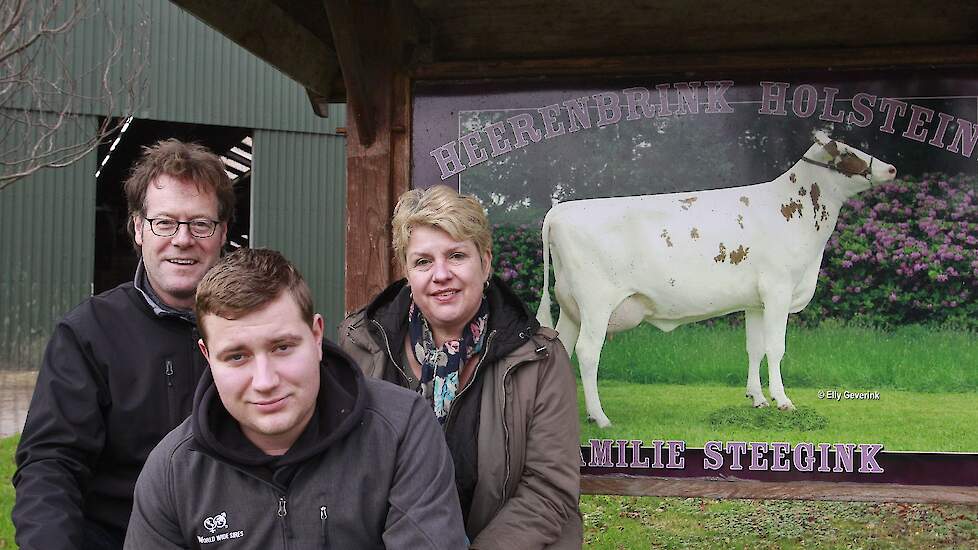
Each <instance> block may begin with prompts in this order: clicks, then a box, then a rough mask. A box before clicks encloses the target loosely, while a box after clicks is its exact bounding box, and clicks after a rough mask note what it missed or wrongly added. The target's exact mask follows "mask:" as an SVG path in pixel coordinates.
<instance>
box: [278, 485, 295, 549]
mask: <svg viewBox="0 0 978 550" xmlns="http://www.w3.org/2000/svg"><path fill="white" fill-rule="evenodd" d="M285 503H286V502H285V495H281V496H280V497H278V512H277V513H276V515H277V516H278V517H280V518H282V545H283V547H284V548H288V547H289V539H290V538H292V531H291V530H289V521H288V520H287V519H286V516H288V515H289V510H288V509H287V508H286V507H285Z"/></svg>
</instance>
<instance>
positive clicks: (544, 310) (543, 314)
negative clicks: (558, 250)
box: [537, 210, 554, 328]
mask: <svg viewBox="0 0 978 550" xmlns="http://www.w3.org/2000/svg"><path fill="white" fill-rule="evenodd" d="M551 212H552V210H551ZM541 237H542V238H543V290H542V291H541V294H540V307H539V308H537V321H540V324H541V325H543V326H545V327H550V328H553V326H554V320H553V316H552V315H551V314H550V213H549V212H548V213H547V216H546V217H544V218H543V231H542V234H541Z"/></svg>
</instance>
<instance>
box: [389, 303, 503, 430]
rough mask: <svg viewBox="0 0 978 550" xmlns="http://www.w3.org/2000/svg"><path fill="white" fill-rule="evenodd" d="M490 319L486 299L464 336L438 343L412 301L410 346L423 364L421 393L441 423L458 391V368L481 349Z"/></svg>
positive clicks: (409, 320) (409, 329)
mask: <svg viewBox="0 0 978 550" xmlns="http://www.w3.org/2000/svg"><path fill="white" fill-rule="evenodd" d="M488 320H489V304H488V302H487V301H486V299H485V298H483V299H482V305H480V306H479V311H478V312H476V314H475V317H473V318H472V320H471V321H469V322H468V323H467V324H466V325H465V328H464V329H463V330H462V338H461V339H459V340H449V341H448V342H445V344H444V345H442V346H441V347H438V346H436V345H435V337H434V335H433V334H432V332H431V328H430V327H429V326H428V320H427V319H425V318H424V314H422V313H421V309H420V308H419V307H417V306H416V305H415V304H414V303H413V302H412V303H411V308H410V309H409V310H408V331H409V334H410V335H411V348H412V349H413V350H414V356H415V358H417V360H418V363H420V364H421V395H422V396H423V397H424V398H425V399H426V400H427V401H428V403H429V404H430V405H431V408H432V410H433V411H435V418H437V419H438V422H439V423H440V424H442V425H444V424H445V422H446V421H447V420H448V412H449V411H450V410H451V408H452V401H454V400H455V395H456V394H457V393H458V391H459V389H460V388H459V371H460V370H461V369H462V365H464V364H465V362H466V361H468V360H469V358H471V357H472V356H474V355H478V354H479V353H480V352H482V347H483V344H485V340H486V323H487V322H488Z"/></svg>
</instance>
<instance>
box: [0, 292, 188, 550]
mask: <svg viewBox="0 0 978 550" xmlns="http://www.w3.org/2000/svg"><path fill="white" fill-rule="evenodd" d="M197 338H198V334H197V327H196V326H195V325H194V324H193V323H191V322H189V321H187V320H186V319H183V318H180V317H178V316H174V315H167V314H157V313H155V312H154V311H153V308H151V307H150V305H149V304H148V303H147V301H146V299H145V298H144V296H143V294H141V293H140V292H139V291H138V290H137V289H135V288H134V287H133V284H132V283H131V282H130V283H125V284H122V285H120V286H118V287H116V288H114V289H112V290H109V291H106V292H104V293H102V294H99V295H98V296H94V297H92V298H90V299H88V300H86V301H85V302H83V303H82V304H81V305H79V306H78V307H76V308H75V309H74V310H72V311H71V312H70V313H68V314H67V315H66V316H65V317H64V319H62V320H61V322H59V323H58V324H57V326H56V327H55V329H54V333H53V334H52V336H51V340H50V342H49V343H48V347H47V351H46V352H45V355H44V363H43V364H42V365H41V369H40V372H39V374H38V379H37V385H36V387H35V389H34V397H33V399H32V400H31V406H30V410H29V412H28V414H27V423H26V425H25V426H24V432H23V435H22V436H21V440H20V444H19V446H18V448H17V455H16V461H17V471H16V473H15V474H14V478H13V483H14V487H15V488H16V493H17V496H16V502H15V503H14V509H13V514H12V517H13V522H14V526H15V527H16V530H17V533H16V541H17V544H18V545H19V546H20V548H21V549H23V550H32V549H41V550H59V549H75V548H79V547H81V541H82V530H83V525H84V523H85V522H86V521H90V522H95V523H97V524H99V525H100V526H102V527H104V528H105V529H107V530H108V531H109V532H112V533H114V534H116V535H117V536H118V537H119V539H120V540H121V538H122V536H123V535H124V533H125V529H126V524H127V523H128V521H129V513H130V510H131V508H132V491H133V487H134V485H135V483H136V477H137V476H138V475H139V471H140V469H141V468H142V466H143V463H144V462H145V461H146V457H147V456H149V453H150V451H151V450H152V449H153V447H154V446H155V445H156V444H157V443H159V441H160V440H161V439H162V438H163V436H165V435H166V434H167V432H169V431H170V430H171V429H173V428H174V427H176V426H177V425H179V424H180V422H181V421H183V419H184V418H186V417H187V415H188V414H190V411H191V408H192V404H193V393H194V388H195V387H196V385H197V381H198V379H199V378H200V375H201V373H202V372H203V371H204V369H205V367H206V362H205V360H204V357H203V356H202V355H201V353H200V351H199V350H198V349H197Z"/></svg>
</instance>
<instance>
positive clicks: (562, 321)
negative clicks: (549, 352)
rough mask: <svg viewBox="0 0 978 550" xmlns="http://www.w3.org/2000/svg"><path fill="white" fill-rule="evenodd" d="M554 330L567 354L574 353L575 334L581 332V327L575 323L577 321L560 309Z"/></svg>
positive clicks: (575, 344)
mask: <svg viewBox="0 0 978 550" xmlns="http://www.w3.org/2000/svg"><path fill="white" fill-rule="evenodd" d="M555 330H556V331H557V336H558V337H559V338H560V343H561V344H564V349H566V350H567V355H568V356H572V355H574V348H575V347H576V346H577V336H578V335H579V334H580V333H581V327H580V325H578V324H577V321H575V320H573V319H571V316H570V315H568V314H567V312H566V311H564V310H563V309H561V310H560V316H559V317H558V318H557V326H556V327H555Z"/></svg>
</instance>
